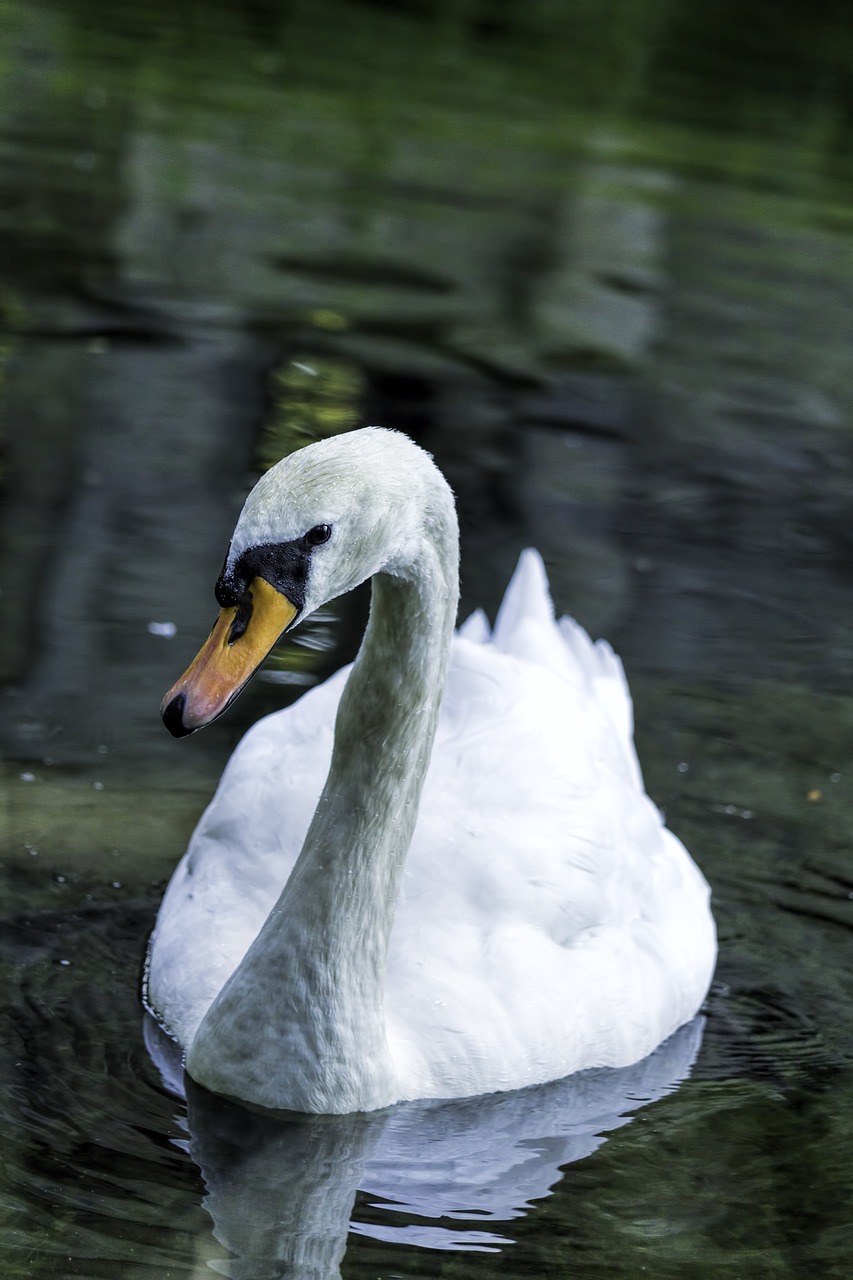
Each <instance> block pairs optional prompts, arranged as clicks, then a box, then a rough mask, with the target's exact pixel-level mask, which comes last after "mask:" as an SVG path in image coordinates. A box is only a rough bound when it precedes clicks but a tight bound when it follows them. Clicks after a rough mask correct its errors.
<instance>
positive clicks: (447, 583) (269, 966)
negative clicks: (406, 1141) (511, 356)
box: [187, 490, 458, 1112]
mask: <svg viewBox="0 0 853 1280" xmlns="http://www.w3.org/2000/svg"><path fill="white" fill-rule="evenodd" d="M446 506H447V509H448V514H447V518H445V519H444V520H443V521H441V522H439V523H438V529H437V533H438V536H437V535H436V532H435V531H433V534H432V536H425V537H424V538H423V540H422V543H421V545H420V547H419V548H418V553H417V555H416V556H414V557H412V558H410V559H409V560H407V561H406V563H404V564H403V565H399V564H397V565H389V566H387V567H386V568H385V569H384V570H383V571H381V572H379V573H378V574H376V575H375V576H374V578H373V582H372V598H371V611H370V619H369V622H368V626H367V631H366V633H365V637H364V641H363V643H362V647H361V650H360V652H359V655H358V657H357V659H356V661H355V663H354V665H353V669H352V671H351V673H350V676H349V679H348V681H347V684H346V687H345V689H344V692H343V695H342V697H341V701H340V705H339V708H338V715H337V720H336V724H335V743H334V749H333V753H332V761H331V766H330V770H329V775H328V778H327V780H326V784H325V786H324V788H323V792H322V795H321V797H320V800H319V802H318V805H317V809H316V811H315V814H314V817H313V819H312V822H311V825H310V827H309V830H308V834H307V836H306V838H305V842H304V845H303V848H302V851H301V853H300V855H299V858H298V859H297V862H296V865H295V866H294V869H293V871H292V873H291V875H290V878H289V879H288V881H287V884H286V885H285V887H284V889H283V891H282V894H281V897H280V898H279V901H278V903H277V904H276V906H275V907H274V908H273V910H272V912H271V913H270V916H269V917H268V919H267V921H266V923H265V924H264V926H263V928H262V929H261V932H260V933H259V935H258V937H257V938H256V939H255V941H254V943H253V944H252V946H251V947H250V949H249V951H248V952H247V954H246V957H245V958H244V960H243V962H242V964H241V965H240V966H239V968H238V969H237V971H236V972H235V974H233V975H232V977H231V979H229V982H228V983H227V984H226V985H225V987H224V988H223V990H222V991H221V992H220V994H219V995H218V996H217V998H216V1000H215V1001H214V1003H213V1005H212V1006H211V1008H210V1010H209V1011H208V1013H207V1015H206V1017H205V1019H204V1020H203V1022H202V1024H201V1026H200V1028H199V1031H198V1033H197V1035H196V1038H195V1040H194V1042H193V1044H192V1046H191V1048H190V1051H189V1053H188V1058H187V1065H188V1068H189V1070H190V1072H191V1074H192V1075H193V1076H194V1077H195V1078H196V1079H197V1080H200V1082H201V1083H203V1084H206V1085H207V1086H208V1087H209V1088H213V1089H215V1090H216V1091H218V1092H226V1093H227V1092H229V1089H228V1087H227V1084H226V1085H225V1086H224V1087H223V1081H222V1065H223V1062H227V1059H228V1057H229V1052H230V1050H229V1047H228V1045H229V1043H230V1045H231V1048H232V1049H233V1051H234V1052H236V1053H237V1054H238V1056H239V1064H238V1069H239V1074H240V1096H242V1097H244V1098H247V1097H248V1098H249V1100H250V1101H256V1102H259V1103H261V1104H263V1105H268V1106H276V1107H287V1108H290V1109H293V1110H299V1111H326V1112H349V1111H358V1110H370V1109H373V1108H376V1107H382V1106H386V1105H388V1104H390V1103H391V1102H394V1101H397V1100H398V1097H399V1095H398V1094H397V1093H396V1091H395V1083H394V1072H393V1065H392V1062H391V1058H390V1054H389V1049H388V1043H387V1037H386V1024H385V1013H384V990H385V973H386V965H387V955H388V944H389V940H390V935H391V929H392V926H393V921H394V915H395V909H396V904H397V898H398V895H399V888H400V876H401V872H402V868H403V863H404V860H405V856H406V853H407V851H408V848H409V844H410V842H411V838H412V834H413V831H414V826H415V822H416V819H417V812H418V804H419V801H420V796H421V791H422V788H423V782H424V778H425V775H426V770H427V766H428V764H429V757H430V753H431V750H432V745H433V740H434V737H435V731H436V725H437V721H438V713H439V707H440V703H441V697H442V693H443V690H444V681H445V675H446V669H447V661H448V656H449V651H450V642H451V637H452V634H453V625H454V622H455V616H456V606H457V598H458V568H457V566H458V535H457V532H456V522H455V512H454V510H453V506H452V499H451V497H450V493H449V490H448V491H447V504H446ZM258 993H260V995H258ZM259 998H260V999H261V1000H262V1001H263V1004H264V1009H263V1022H264V1026H265V1027H266V1034H265V1036H264V1042H263V1045H262V1046H261V1051H259V1049H258V1046H257V1044H255V1045H254V1046H253V1052H252V1053H251V1054H248V1053H247V1052H246V1051H245V1048H244V1049H242V1050H241V1048H240V1044H239V1038H240V1037H239V1027H240V1026H245V1025H250V1023H251V1016H252V1015H251V1014H250V1009H251V1006H252V1005H253V1003H254V1004H255V1005H257V1001H258V999H259ZM256 1012H257V1011H256ZM255 1016H256V1015H255ZM235 1031H236V1032H237V1039H236V1041H235ZM273 1055H274V1057H275V1061H274V1062H273V1061H272V1060H271V1058H272V1056H273ZM283 1060H286V1063H287V1066H286V1068H285V1069H284V1070H282V1065H281V1064H282V1061H283ZM247 1076H248V1077H251V1079H250V1080H249V1081H247ZM247 1084H248V1088H247ZM271 1087H274V1088H275V1089H276V1090H277V1092H276V1094H275V1097H274V1098H271V1097H270V1096H269V1093H268V1090H269V1089H270V1088H271ZM282 1090H283V1091H284V1092H283V1093H282Z"/></svg>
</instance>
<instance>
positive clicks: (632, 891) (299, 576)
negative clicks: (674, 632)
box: [147, 428, 716, 1113]
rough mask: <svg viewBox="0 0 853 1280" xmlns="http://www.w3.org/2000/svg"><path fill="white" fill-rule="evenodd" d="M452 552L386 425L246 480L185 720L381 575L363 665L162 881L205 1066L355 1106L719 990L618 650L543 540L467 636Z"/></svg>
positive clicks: (159, 998) (272, 725)
mask: <svg viewBox="0 0 853 1280" xmlns="http://www.w3.org/2000/svg"><path fill="white" fill-rule="evenodd" d="M457 559H458V534H457V525H456V515H455V510H454V504H453V498H452V495H451V492H450V489H449V487H448V485H447V483H446V481H445V480H444V478H443V477H442V475H441V473H440V472H439V471H438V469H437V468H436V467H435V465H434V464H433V462H432V460H431V459H430V457H429V456H428V455H427V454H426V453H424V452H423V451H422V450H421V449H419V448H418V447H417V446H416V445H414V444H413V443H412V442H411V441H410V440H408V439H407V438H406V437H405V436H403V435H400V434H397V433H395V432H390V431H384V430H381V429H378V428H366V429H364V430H361V431H355V432H352V433H350V434H347V435H343V436H338V437H335V438H334V439H331V440H326V441H323V442H321V443H318V444H314V445H311V446H309V447H307V448H305V449H303V450H301V451H300V452H298V453H296V454H293V455H291V456H290V457H289V458H286V459H285V460H283V461H282V462H280V463H278V464H277V465H276V466H275V467H273V468H272V470H270V471H268V472H267V473H266V474H265V475H264V476H263V477H262V478H261V480H260V481H259V482H258V484H257V485H256V486H255V488H254V489H253V490H252V492H251V493H250V495H249V497H248V499H247V501H246V505H245V507H244V508H243V512H242V514H241V516H240V519H239V521H238V523H237V528H236V530H235V532H234V536H233V539H232V542H231V546H230V549H229V552H228V557H227V560H226V563H225V568H224V569H223V572H222V575H221V577H220V579H219V582H218V583H217V592H216V594H217V598H218V600H219V603H220V605H221V606H222V612H221V613H220V617H219V621H218V622H217V624H216V626H215V627H214V630H213V632H212V633H211V636H210V638H209V640H208V641H207V643H206V645H205V646H204V648H203V649H202V651H201V653H200V654H199V655H198V657H197V658H196V660H195V661H194V663H193V664H192V666H191V667H190V668H189V670H188V671H187V672H186V674H185V675H184V676H183V677H182V678H181V680H179V681H178V683H177V684H176V685H175V686H174V688H173V689H172V690H170V692H169V693H168V694H167V695H166V698H165V699H164V703H163V709H164V719H165V721H166V723H167V725H168V726H169V728H170V729H171V730H172V732H173V733H175V734H177V735H180V734H184V733H189V732H191V731H192V730H194V729H196V728H199V727H200V726H201V725H203V724H206V723H208V722H209V721H210V720H211V719H213V717H214V716H216V715H218V714H219V713H220V712H221V711H222V710H223V709H224V708H225V706H226V705H227V704H228V702H229V701H230V700H231V699H232V698H233V697H234V696H236V694H237V693H238V692H239V690H240V688H242V686H243V684H244V683H245V682H246V680H247V679H248V678H249V676H250V675H251V673H252V671H253V670H254V669H255V668H256V666H257V665H258V664H259V662H260V661H261V660H262V659H263V657H264V656H265V655H266V653H267V652H268V651H269V649H270V647H271V646H272V644H273V643H274V642H275V641H276V639H277V638H278V636H279V634H280V633H281V632H282V631H283V630H284V629H285V628H286V627H288V626H290V625H292V624H293V623H295V622H296V621H298V620H299V619H301V618H303V617H306V616H307V615H308V614H310V613H311V612H312V611H313V610H315V609H317V608H319V607H320V606H321V605H322V604H324V603H325V602H326V601H328V600H330V599H332V598H333V597H335V596H338V595H340V594H342V593H343V592H345V591H349V590H350V589H351V588H352V587H354V586H356V585H357V584H358V583H359V582H362V581H364V580H365V579H366V578H369V577H372V578H373V584H372V589H373V597H372V606H371V614H370V621H369V624H368V627H367V632H366V634H365V638H364V642H363V644H362V647H361V651H360V653H359V655H358V658H357V659H356V661H355V663H354V664H353V666H352V668H351V670H350V671H349V674H348V675H347V673H346V672H339V673H338V674H337V675H336V676H334V677H332V679H331V680H329V681H327V682H326V683H325V684H324V685H322V686H320V687H318V688H316V689H314V690H312V691H311V692H309V693H307V694H305V695H304V697H303V698H302V699H301V700H300V701H299V702H298V703H297V704H295V705H294V706H293V707H290V708H288V709H286V710H284V711H281V712H278V713H277V714H275V715H272V716H268V717H267V718H266V719H264V720H262V721H261V722H260V723H259V724H257V725H255V726H254V728H253V729H252V730H251V731H250V732H249V733H248V734H247V735H246V737H245V739H244V740H243V742H242V743H241V744H240V746H239V747H238V748H237V750H236V751H235V752H234V755H233V756H232V758H231V760H230V762H229V764H228V767H227V768H226V770H225V773H224V774H223V777H222V781H221V782H220V785H219V789H218V791H217V793H216V795H215V797H214V799H213V801H212V803H211V804H210V806H209V808H208V809H207V812H206V813H205V815H204V816H203V818H202V819H201V821H200V823H199V825H198V828H197V829H196V831H195V833H194V835H193V838H192V840H191V843H190V846H189V849H188V850H187V853H186V854H185V855H184V858H183V860H182V861H181V863H180V865H179V866H178V868H177V870H176V872H175V874H174V876H173V878H172V880H171V883H170V884H169V887H168V889H167V891H166V895H165V897H164V900H163V904H162V906H161V908H160V912H159V915H158V918H157V924H156V927H155V930H154V933H153V935H152V940H151V947H150V953H149V967H148V976H147V1001H148V1004H149V1007H150V1008H151V1009H152V1010H153V1011H154V1012H155V1014H156V1015H157V1017H158V1018H159V1020H160V1021H161V1022H162V1024H163V1025H164V1026H165V1027H166V1028H167V1029H168V1030H169V1031H170V1032H171V1033H172V1034H173V1035H174V1036H176V1037H177V1039H178V1040H179V1042H180V1043H181V1045H182V1046H183V1047H184V1049H185V1051H186V1067H187V1070H188V1071H189V1073H190V1075H191V1076H193V1077H194V1078H195V1079H196V1080H197V1081H199V1082H200V1083H201V1084H204V1085H206V1086H207V1087H208V1088H210V1089H212V1090H214V1091H216V1092H218V1093H222V1094H227V1095H230V1096H233V1097H237V1098H240V1099H243V1100H245V1101H249V1102H253V1103H257V1104H259V1105H263V1106H267V1107H274V1108H283V1109H289V1110H295V1111H303V1112H327V1113H346V1112H350V1111H360V1110H371V1109H374V1108H378V1107H383V1106H387V1105H389V1104H391V1103H394V1102H397V1101H400V1100H402V1099H413V1098H428V1097H439V1098H440V1097H462V1096H466V1095H472V1094H478V1093H486V1092H489V1091H492V1090H498V1089H515V1088H519V1087H520V1086H523V1085H529V1084H535V1083H540V1082H543V1081H546V1080H553V1079H558V1078H560V1077H562V1076H565V1075H568V1074H569V1073H571V1072H574V1071H578V1070H580V1069H582V1068H585V1067H591V1066H601V1065H606V1066H623V1065H627V1064H629V1063H631V1062H635V1061H638V1060H639V1059H641V1058H642V1057H644V1056H645V1055H646V1054H648V1053H649V1052H650V1051H651V1050H652V1049H654V1048H655V1046H656V1045H657V1044H659V1043H660V1042H661V1041H662V1040H663V1039H665V1038H666V1037H667V1036H669V1035H670V1034H671V1033H672V1032H673V1031H674V1030H675V1029H676V1028H677V1027H678V1026H680V1025H681V1024H682V1023H684V1022H685V1021H687V1019H689V1018H691V1017H692V1016H693V1014H694V1013H695V1012H696V1010H697V1008H698V1006H699V1005H700V1003H701V1001H702V999H703V998H704V995H705V993H706V991H707V988H708V984H709V982H710V979H711V974H712V971H713V966H714V961H715V955H716V943H715V932H714V924H713V919H712V917H711V913H710V910H709V906H708V897H709V895H708V887H707V885H706V883H705V881H704V879H703V877H702V875H701V874H700V872H699V871H698V869H697V868H696V866H695V865H694V863H693V862H692V860H691V859H690V857H689V855H688V854H687V852H686V851H685V849H684V848H683V846H682V845H681V844H680V843H679V841H678V840H677V839H676V837H675V836H673V835H672V834H671V832H669V831H667V829H666V828H665V827H664V825H663V822H662V819H661V816H660V814H659V813H658V811H657V809H656V808H655V807H654V805H653V804H652V803H651V801H650V800H649V799H648V797H647V796H646V795H645V792H644V790H643V786H642V780H641V777H640V771H639V766H638V764H637V760H636V756H635V754H634V748H633V745H632V740H631V704H630V698H629V695H628V691H627V687H626V684H625V680H624V676H623V673H622V668H621V664H620V663H619V660H618V658H616V657H615V656H614V655H613V653H612V651H611V649H610V648H609V647H608V646H607V645H606V644H603V643H602V642H599V643H598V644H596V645H593V644H592V643H591V642H590V641H589V639H588V637H587V636H586V634H585V633H584V632H583V631H582V630H581V628H580V627H578V626H577V624H575V623H574V622H571V621H570V620H568V619H565V618H564V619H562V620H561V621H560V622H559V623H557V622H555V621H554V616H553V609H552V606H551V602H550V599H549V596H548V590H547V582H546V579H545V574H544V569H543V566H542V562H541V560H540V558H539V556H538V555H537V554H536V553H535V552H531V551H528V552H525V553H524V555H523V556H522V558H521V561H520V563H519V567H518V569H517V571H516V574H515V576H514V577H513V580H512V582H511V584H510V586H509V588H508V590H507V593H506V596H505V598H504V602H503V605H502V606H501V610H500V613H499V615H498V619H497V623H496V625H495V629H494V632H493V633H492V634H491V635H490V634H489V630H488V625H487V623H486V621H485V618H484V617H483V615H482V614H479V613H478V614H475V615H474V616H473V618H472V619H469V622H468V623H467V624H466V625H465V626H464V627H462V628H461V629H460V631H459V632H458V633H457V634H456V635H454V634H453V625H454V619H455V613H456V606H457V596H458V586H457ZM327 774H328V777H327ZM324 782H325V785H324ZM312 814H313V817H312ZM300 850H301V852H300ZM297 855H298V857H297Z"/></svg>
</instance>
